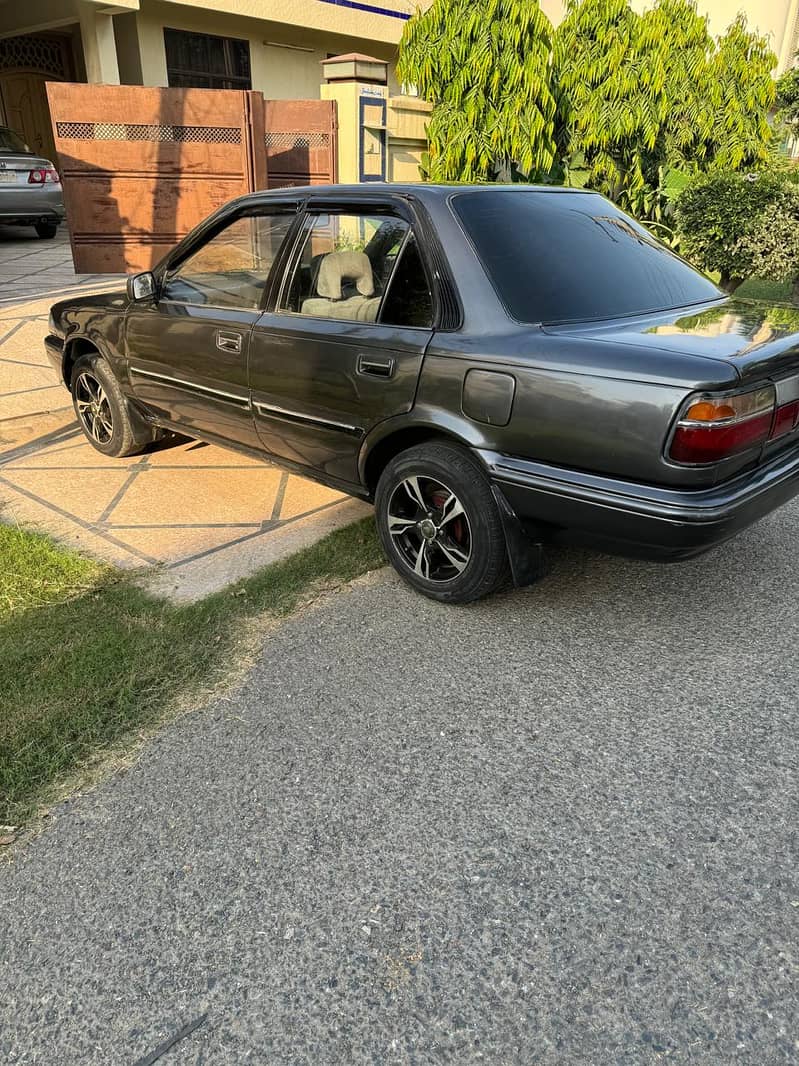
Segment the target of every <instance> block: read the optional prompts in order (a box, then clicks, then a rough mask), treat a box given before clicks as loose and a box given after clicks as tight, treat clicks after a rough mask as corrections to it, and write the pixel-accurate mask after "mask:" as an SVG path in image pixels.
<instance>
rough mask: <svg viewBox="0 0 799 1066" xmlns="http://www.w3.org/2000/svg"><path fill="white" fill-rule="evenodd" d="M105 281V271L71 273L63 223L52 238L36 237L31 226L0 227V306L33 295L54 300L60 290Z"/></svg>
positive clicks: (69, 254) (67, 235) (71, 267)
mask: <svg viewBox="0 0 799 1066" xmlns="http://www.w3.org/2000/svg"><path fill="white" fill-rule="evenodd" d="M111 280H114V279H111ZM108 281H109V275H107V274H76V273H75V269H74V267H73V265H72V250H71V249H70V246H69V234H68V232H67V228H66V226H59V227H58V232H57V234H56V235H55V237H54V238H53V239H52V240H40V239H39V238H38V237H37V236H36V233H35V232H34V230H33V228H32V227H31V226H13V227H12V226H3V227H0V307H4V306H7V305H8V304H9V303H18V302H19V301H21V300H26V299H29V298H31V297H33V296H41V297H45V296H49V297H51V298H52V299H53V300H56V299H58V297H59V295H60V294H61V293H68V292H70V291H75V289H77V288H82V287H84V286H88V285H92V284H95V285H100V286H104V285H107V284H108Z"/></svg>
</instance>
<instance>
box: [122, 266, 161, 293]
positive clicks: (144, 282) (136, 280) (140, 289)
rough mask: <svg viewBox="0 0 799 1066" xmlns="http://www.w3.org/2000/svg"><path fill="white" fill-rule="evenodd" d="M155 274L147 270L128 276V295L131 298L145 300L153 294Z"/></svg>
mask: <svg viewBox="0 0 799 1066" xmlns="http://www.w3.org/2000/svg"><path fill="white" fill-rule="evenodd" d="M155 290H156V284H155V275H154V274H152V273H151V272H150V271H149V270H145V271H144V272H143V273H141V274H134V275H133V276H132V277H130V278H128V296H129V297H130V299H131V300H146V299H148V298H149V297H151V296H155Z"/></svg>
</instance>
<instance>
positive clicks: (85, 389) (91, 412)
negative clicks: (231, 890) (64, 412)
mask: <svg viewBox="0 0 799 1066" xmlns="http://www.w3.org/2000/svg"><path fill="white" fill-rule="evenodd" d="M70 391H71V393H72V405H73V407H74V408H75V414H76V415H77V418H78V422H79V423H80V426H81V429H82V430H83V432H84V433H85V435H86V439H87V440H88V441H89V443H90V444H91V445H92V447H93V448H96V449H97V451H98V452H102V453H103V455H110V456H113V457H114V458H121V457H122V456H125V455H136V454H137V453H138V452H140V451H142V449H143V448H144V447H145V446H146V445H147V444H149V443H150V442H151V441H152V440H154V439H155V434H154V431H153V430H152V429H151V428H150V427H149V426H147V425H144V424H142V423H140V422H139V420H138V419H135V418H133V417H131V412H130V409H129V407H128V401H127V400H126V399H125V396H124V395H123V393H122V390H121V389H120V387H119V384H118V382H117V379H116V378H115V377H114V375H113V373H112V372H111V369H110V367H109V366H108V364H107V363H106V362H105V360H104V359H103V358H102V356H99V355H84V356H81V358H80V359H78V360H77V361H76V363H75V366H74V367H73V369H72V378H71V383H70Z"/></svg>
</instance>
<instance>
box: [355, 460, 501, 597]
mask: <svg viewBox="0 0 799 1066" xmlns="http://www.w3.org/2000/svg"><path fill="white" fill-rule="evenodd" d="M409 479H416V481H415V483H414V481H413V480H409ZM446 493H449V494H450V495H449V496H446V495H445V494H446ZM420 498H421V503H423V504H425V506H426V507H427V510H426V511H425V510H423V509H422V507H421V506H420V503H419V500H420ZM451 499H454V501H455V502H454V504H452V503H451ZM458 508H460V510H458ZM375 512H376V518H377V529H378V533H379V534H380V540H381V541H382V544H383V549H384V551H385V553H386V555H387V556H388V559H389V561H390V562H391V564H392V566H393V567H394V569H395V570H396V571H397V573H398V574H399V575H400V577H402V578H403V579H404V580H405V581H407V582H408V584H409V585H411V586H412V587H413V588H415V589H416V590H417V591H418V592H421V593H423V594H424V595H425V596H429V597H430V598H431V599H434V600H439V601H441V602H442V603H471V602H472V601H473V600H479V599H481V598H482V597H483V596H488V595H490V593H492V592H494V591H496V590H497V589H498V588H499V587H500V586H501V585H503V584H504V583H505V582H506V581H507V580H508V577H509V574H510V567H509V564H508V554H507V550H506V547H505V535H504V532H503V529H502V520H501V518H500V514H499V510H498V508H497V505H496V502H495V500H494V497H493V495H492V492H491V486H490V484H489V481H488V478H487V477H486V474H485V472H484V471H483V469H482V467H481V465H480V463H479V462H478V461H477V460H476V459H475V458H474V457H473V456H472V455H471V454H470V453H469V452H468V451H467V449H466V448H462V447H460V446H459V445H457V444H449V443H446V442H431V443H430V444H419V445H417V446H416V447H413V448H408V450H407V451H404V452H400V454H399V455H396V456H395V457H394V458H393V459H392V460H391V461H390V462H389V463H388V465H387V466H386V468H385V470H384V471H383V473H382V474H381V476H380V480H379V482H378V485H377V492H376V494H375ZM448 514H449V515H450V517H447V515H448ZM417 519H418V521H417ZM390 525H391V527H392V528H390ZM431 525H432V527H434V528H435V529H436V533H435V535H434V534H433V532H432V529H431ZM392 529H393V532H392ZM417 549H418V550H417ZM459 567H460V568H461V569H459Z"/></svg>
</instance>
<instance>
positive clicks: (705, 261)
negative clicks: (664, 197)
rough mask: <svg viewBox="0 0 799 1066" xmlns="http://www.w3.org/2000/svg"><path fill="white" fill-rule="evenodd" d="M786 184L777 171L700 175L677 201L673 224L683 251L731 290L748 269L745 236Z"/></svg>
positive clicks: (750, 260) (748, 250)
mask: <svg viewBox="0 0 799 1066" xmlns="http://www.w3.org/2000/svg"><path fill="white" fill-rule="evenodd" d="M790 188H791V182H790V181H789V180H788V177H787V176H786V175H785V174H784V173H783V172H782V171H780V170H773V171H769V170H767V171H761V172H759V173H757V174H739V173H736V172H733V171H726V170H725V171H711V172H710V173H708V174H699V175H697V176H696V177H694V178H693V179H692V180H691V182H690V183H689V184H688V185H687V186H686V188H685V189H684V190H683V192H682V193H681V194H680V196H679V197H678V199H677V202H676V228H677V232H678V234H679V238H680V250H681V252H682V254H683V255H685V256H686V257H687V258H688V259H690V260H691V261H692V262H693V263H695V264H696V266H698V267H699V268H700V269H701V270H704V271H707V272H708V273H712V272H718V274H719V275H720V276H721V284H722V285H723V286H724V287H725V288H729V289H733V288H735V286H736V285H737V284H738V283H739V282H740V281H741V280H742V279H743V278H746V277H748V276H749V275H750V274H751V273H753V267H752V264H753V251H752V245H751V243H749V242H747V241H746V240H745V239H746V238H748V237H749V236H750V234H752V233H754V232H755V230H756V229H757V228H758V224H759V222H760V219H761V217H762V215H763V213H764V211H765V210H766V208H767V207H769V206H770V205H772V204H775V203H777V202H778V201H780V199H781V197H782V196H783V194H787V192H788V190H789V189H790Z"/></svg>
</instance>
